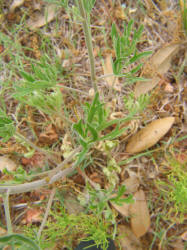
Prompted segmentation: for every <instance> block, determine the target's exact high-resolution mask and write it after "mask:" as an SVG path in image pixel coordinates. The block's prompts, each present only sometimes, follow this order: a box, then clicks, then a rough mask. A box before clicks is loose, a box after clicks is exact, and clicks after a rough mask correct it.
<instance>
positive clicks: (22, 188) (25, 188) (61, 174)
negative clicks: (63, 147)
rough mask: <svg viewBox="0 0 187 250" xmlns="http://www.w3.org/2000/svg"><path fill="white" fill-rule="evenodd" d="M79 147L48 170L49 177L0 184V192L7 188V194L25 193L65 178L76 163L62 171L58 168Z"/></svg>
mask: <svg viewBox="0 0 187 250" xmlns="http://www.w3.org/2000/svg"><path fill="white" fill-rule="evenodd" d="M80 148H81V147H79V148H77V149H76V150H74V151H73V153H72V154H71V155H70V156H69V157H68V158H67V159H66V160H65V161H63V162H61V163H60V164H59V165H58V166H57V167H56V168H55V169H54V170H50V171H49V172H48V174H52V176H51V177H50V179H47V178H43V179H42V180H38V181H33V182H30V183H24V184H20V185H7V186H4V185H3V186H1V185H0V193H5V192H6V191H7V190H9V194H19V193H25V192H29V191H32V190H35V189H37V188H40V187H43V186H46V185H48V184H53V183H54V182H56V181H57V180H59V179H61V178H65V177H66V176H67V175H69V174H70V173H72V172H73V171H74V170H75V168H76V166H77V163H76V162H75V163H74V164H73V165H72V166H71V167H69V168H67V169H64V170H63V171H62V170H60V169H61V168H62V167H64V165H66V164H67V163H68V162H70V161H71V160H72V158H73V156H74V155H75V152H78V150H80ZM57 172H58V173H57Z"/></svg>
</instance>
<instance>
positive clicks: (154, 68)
mask: <svg viewBox="0 0 187 250" xmlns="http://www.w3.org/2000/svg"><path fill="white" fill-rule="evenodd" d="M178 48H179V44H176V43H174V44H169V45H166V46H163V47H162V48H161V49H159V50H158V51H157V52H156V53H155V54H154V55H153V56H152V57H151V58H150V60H149V61H148V62H147V63H146V64H145V66H144V68H143V71H142V74H141V77H144V78H146V79H151V81H143V82H137V83H136V86H135V89H134V91H135V96H136V97H138V96H140V95H141V94H145V93H147V92H148V91H150V90H151V89H153V88H154V87H155V86H156V85H157V84H158V83H159V81H160V77H159V75H163V74H165V73H167V71H168V70H169V68H170V64H171V60H172V57H173V56H174V55H175V54H176V53H177V51H178Z"/></svg>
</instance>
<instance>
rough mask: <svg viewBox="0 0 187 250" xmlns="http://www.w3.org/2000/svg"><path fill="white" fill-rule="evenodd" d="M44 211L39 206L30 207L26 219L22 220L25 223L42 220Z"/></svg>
mask: <svg viewBox="0 0 187 250" xmlns="http://www.w3.org/2000/svg"><path fill="white" fill-rule="evenodd" d="M42 213H43V211H41V210H40V209H38V208H30V209H28V210H27V212H26V216H25V219H24V220H23V221H22V223H24V224H31V223H33V222H41V220H42V216H41V214H42Z"/></svg>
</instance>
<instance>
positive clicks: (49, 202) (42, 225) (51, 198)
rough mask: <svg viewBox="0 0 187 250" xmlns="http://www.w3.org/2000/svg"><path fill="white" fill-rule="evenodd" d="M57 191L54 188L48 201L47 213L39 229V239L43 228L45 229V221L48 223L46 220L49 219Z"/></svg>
mask: <svg viewBox="0 0 187 250" xmlns="http://www.w3.org/2000/svg"><path fill="white" fill-rule="evenodd" d="M55 193H56V188H53V189H52V191H51V194H50V197H49V200H48V203H47V208H46V211H45V215H44V218H43V221H42V224H41V226H40V229H39V231H38V233H37V238H38V240H39V238H40V236H41V233H42V230H43V228H44V226H45V223H46V221H47V217H48V215H49V211H50V208H51V205H52V202H53V199H54V196H55Z"/></svg>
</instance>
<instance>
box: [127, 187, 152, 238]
mask: <svg viewBox="0 0 187 250" xmlns="http://www.w3.org/2000/svg"><path fill="white" fill-rule="evenodd" d="M134 199H135V202H134V203H133V204H131V205H130V207H129V211H130V214H131V216H132V217H131V228H132V231H133V232H134V234H135V235H136V237H138V238H139V237H141V236H143V235H144V234H145V233H146V232H147V231H148V229H149V227H150V215H149V210H148V207H147V202H146V197H145V194H144V191H143V190H139V191H137V192H136V193H135V194H134Z"/></svg>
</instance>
